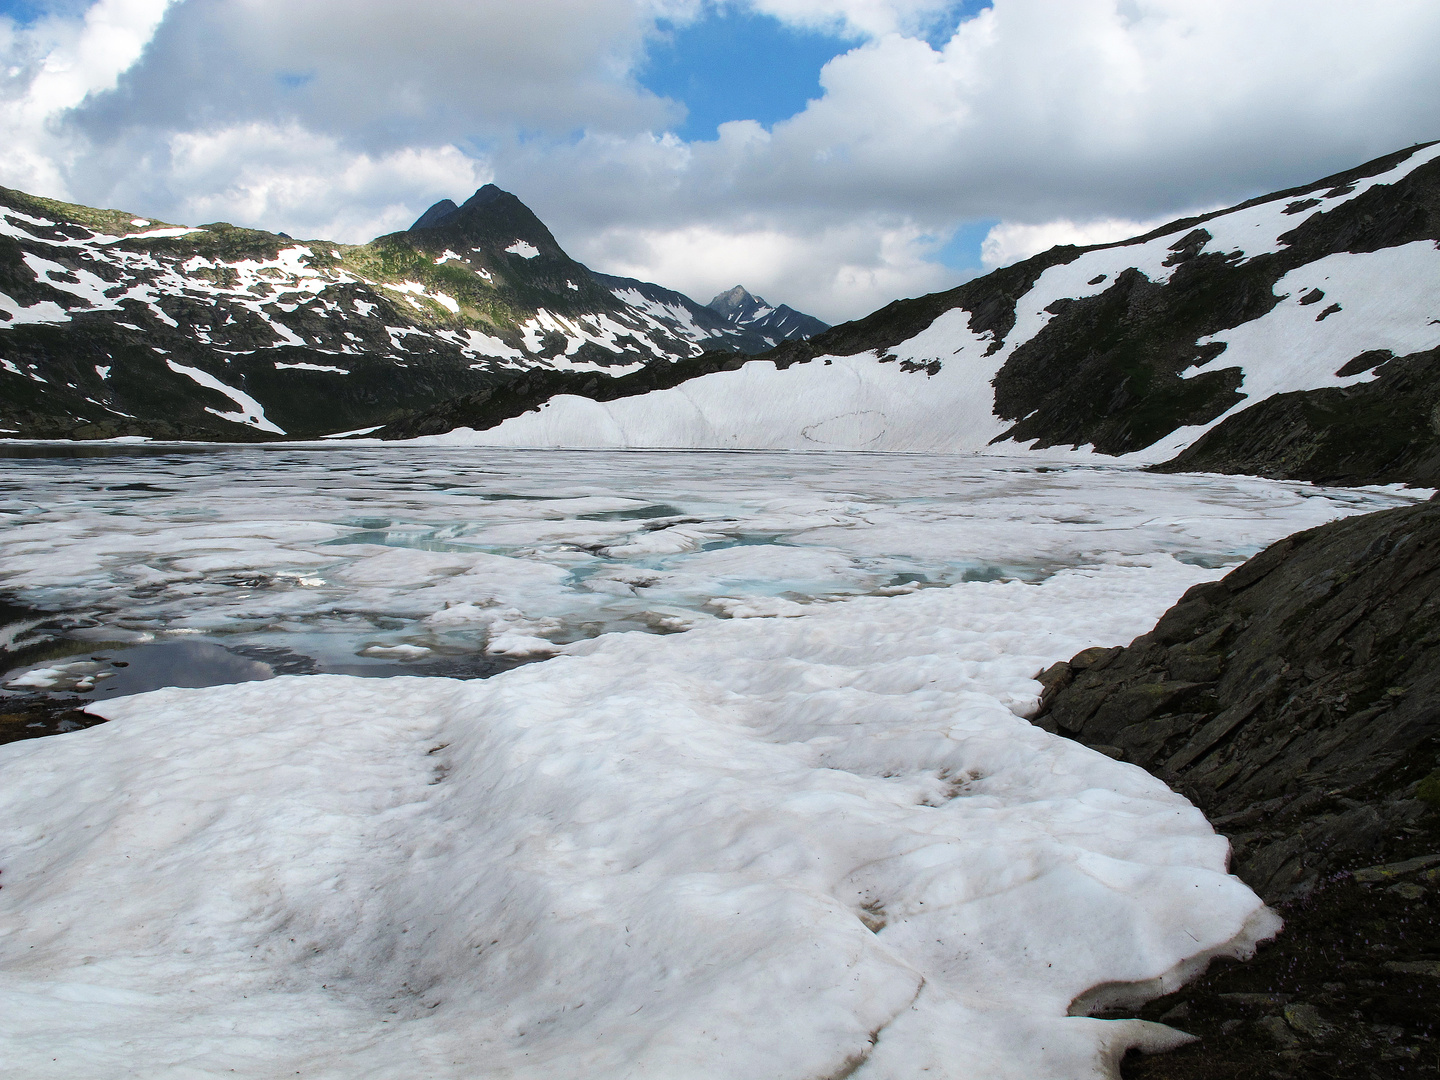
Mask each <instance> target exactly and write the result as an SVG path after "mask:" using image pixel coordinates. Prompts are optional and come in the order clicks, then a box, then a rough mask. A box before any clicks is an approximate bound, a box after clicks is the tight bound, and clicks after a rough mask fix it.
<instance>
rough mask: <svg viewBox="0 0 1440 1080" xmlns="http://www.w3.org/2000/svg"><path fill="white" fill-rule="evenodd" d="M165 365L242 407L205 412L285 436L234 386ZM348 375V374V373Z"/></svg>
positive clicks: (261, 408) (181, 366)
mask: <svg viewBox="0 0 1440 1080" xmlns="http://www.w3.org/2000/svg"><path fill="white" fill-rule="evenodd" d="M165 364H166V366H167V367H169V368H170V370H171V371H173V372H175V373H176V374H179V375H184V376H185V377H186V378H189V379H192V380H194V381H195V382H197V383H199V384H200V385H201V386H203V387H205V388H206V389H207V390H215V391H217V392H218V393H221V394H224V395H225V396H226V397H228V398H229V399H230V400H231V401H233V402H235V404H236V405H238V406H240V411H239V412H232V413H223V412H221V411H220V410H219V409H212V408H210V407H209V406H208V405H207V406H206V407H205V411H206V412H208V413H213V414H214V415H216V416H218V417H220V419H221V420H229V421H230V422H231V423H234V424H244V425H245V426H246V427H253V428H256V429H257V430H259V431H269V432H273V433H274V434H276V435H284V434H285V429H284V428H281V427H277V426H276V425H275V424H273V423H271V422H270V421H269V420H267V419H266V418H265V407H264V406H263V405H261V404H260V403H259V402H258V401H256V400H255V399H254V398H252V397H251V396H250V395H249V394H247V393H245V391H243V390H237V389H235V387H233V386H227V385H226V384H225V383H223V382H221V381H220V380H219V379H217V378H216V377H215V376H214V375H211V374H210V373H209V372H208V371H201V370H200V369H199V368H194V367H186V366H185V365H184V364H177V363H176V362H175V361H174V360H166V361H165ZM347 374H348V373H347Z"/></svg>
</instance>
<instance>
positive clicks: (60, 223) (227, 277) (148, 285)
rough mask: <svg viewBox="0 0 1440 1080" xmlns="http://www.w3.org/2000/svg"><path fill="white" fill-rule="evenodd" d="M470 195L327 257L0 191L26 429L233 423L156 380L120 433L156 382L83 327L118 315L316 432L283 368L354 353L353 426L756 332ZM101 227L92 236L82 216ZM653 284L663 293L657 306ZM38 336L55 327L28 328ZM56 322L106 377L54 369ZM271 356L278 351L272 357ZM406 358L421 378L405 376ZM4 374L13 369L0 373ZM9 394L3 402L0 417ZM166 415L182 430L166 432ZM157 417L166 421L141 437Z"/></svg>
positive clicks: (5, 329) (4, 309)
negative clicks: (547, 376) (413, 224)
mask: <svg viewBox="0 0 1440 1080" xmlns="http://www.w3.org/2000/svg"><path fill="white" fill-rule="evenodd" d="M482 194H483V195H484V198H477V200H472V201H475V202H476V206H475V207H474V208H471V209H469V210H467V209H466V208H455V207H453V205H452V206H451V210H453V213H451V214H448V215H440V216H441V217H444V218H445V220H446V221H447V222H448V224H445V225H443V226H442V227H439V228H438V231H437V229H436V228H431V227H426V228H420V229H417V230H415V231H413V232H407V233H400V234H394V235H392V236H388V237H380V238H377V240H375V241H373V242H372V243H370V244H368V245H359V246H344V247H343V249H342V247H341V246H337V245H333V244H329V243H327V242H324V241H306V242H296V241H293V240H291V239H290V238H288V237H285V236H283V234H281V235H272V234H267V233H261V232H255V231H252V230H244V229H236V228H234V227H233V226H229V225H225V224H216V225H209V226H204V227H200V228H190V227H169V226H161V227H153V228H152V227H149V223H148V222H147V226H145V227H137V228H139V229H140V231H125V229H124V227H123V222H122V224H118V225H112V224H110V219H111V218H117V219H123V220H126V221H129V222H130V223H131V225H133V223H134V222H136V221H141V220H145V219H143V218H130V217H128V216H127V215H118V214H114V213H112V212H107V211H91V210H88V209H87V208H84V207H70V208H68V211H67V208H66V207H64V206H63V205H61V204H53V205H52V204H47V203H44V202H43V201H42V200H33V199H31V198H30V197H29V196H25V195H23V193H19V192H12V193H10V194H9V195H8V196H6V198H8V199H9V201H10V202H12V203H15V204H17V206H12V207H8V208H7V209H6V212H5V213H4V214H3V219H0V240H7V241H11V242H13V244H14V246H15V248H17V249H18V250H17V251H16V252H15V259H16V261H17V262H20V263H22V264H23V269H22V270H21V272H20V278H19V280H20V281H21V282H23V281H24V277H25V275H26V274H29V275H32V276H33V277H34V284H33V286H31V285H28V284H21V285H18V286H12V290H11V291H12V292H13V293H14V295H13V296H12V295H6V294H0V354H3V353H10V354H12V355H16V354H26V356H27V358H26V361H25V364H26V365H27V367H28V365H29V364H30V358H29V354H31V353H35V352H38V353H39V354H40V356H38V357H36V359H37V360H39V361H40V362H39V363H37V364H36V366H35V367H34V369H33V370H28V371H27V373H26V374H25V376H24V377H25V378H27V380H28V381H30V382H31V383H38V382H41V381H42V380H43V384H44V385H46V386H49V387H50V388H51V389H50V390H47V391H46V392H45V393H44V394H43V395H42V396H41V397H40V398H39V399H35V398H34V397H33V395H32V396H31V397H30V398H23V399H21V400H24V401H25V407H24V408H23V410H22V411H23V412H24V414H25V416H26V417H35V416H37V415H40V416H45V415H47V414H48V416H49V417H50V419H49V420H47V421H45V422H42V423H41V429H40V430H38V431H35V432H33V433H34V434H39V435H48V434H52V431H51V428H58V429H59V430H58V431H55V432H53V433H55V434H59V433H64V432H66V431H69V430H71V429H73V430H75V431H76V432H80V431H86V432H88V433H90V434H94V433H95V432H96V430H97V428H98V429H100V430H104V429H106V428H107V427H108V428H114V429H115V430H116V431H117V432H119V431H120V430H122V428H123V430H124V432H125V433H126V434H132V433H133V434H146V435H150V434H156V435H159V436H160V437H176V436H177V435H183V436H187V437H196V436H199V437H204V435H205V433H207V432H216V431H217V430H218V431H219V433H221V434H223V427H224V426H223V424H222V425H220V427H219V429H217V428H216V427H215V426H214V425H213V424H212V423H211V418H215V419H223V420H225V421H227V422H229V421H232V420H234V418H235V417H236V416H238V415H239V414H232V413H229V412H217V411H216V410H214V409H208V410H207V409H205V408H204V407H202V405H201V403H200V402H199V401H198V399H197V400H192V401H189V402H188V403H187V404H188V410H184V409H182V410H181V412H182V415H181V416H180V417H177V416H176V415H175V409H174V402H175V401H176V399H177V397H179V398H184V397H185V396H186V395H187V394H188V390H187V389H186V388H185V385H184V383H176V382H173V381H171V382H170V383H169V384H168V385H167V387H166V389H167V390H168V396H167V395H165V394H161V395H160V396H161V397H162V398H164V400H165V401H166V404H165V406H164V407H163V409H161V410H160V415H156V414H154V412H153V411H152V415H151V416H150V417H148V418H146V420H145V423H147V424H149V427H143V425H142V427H143V430H141V428H136V430H135V431H134V432H132V431H131V430H130V427H125V426H124V425H121V427H115V425H116V423H117V421H116V418H133V417H135V416H136V415H137V414H138V415H140V416H141V417H145V414H146V411H147V404H146V402H145V401H144V400H142V399H143V398H146V397H150V396H153V395H154V394H155V393H156V391H157V387H156V386H155V385H152V384H151V378H152V377H153V376H155V375H156V374H160V377H161V379H162V380H163V379H165V378H167V376H165V375H164V374H161V373H157V372H156V371H155V370H154V369H153V367H152V368H151V370H150V371H148V372H147V371H144V370H137V369H135V368H134V367H133V365H132V363H131V361H130V359H129V358H128V356H127V355H126V351H125V350H126V345H125V344H124V343H119V342H117V343H116V346H115V347H111V346H110V345H109V343H106V342H97V341H95V340H94V335H95V334H96V332H100V333H101V334H102V336H104V334H105V333H106V332H111V331H113V329H114V328H115V327H121V328H127V329H130V330H132V331H134V332H136V333H142V334H150V335H152V336H156V335H158V337H157V340H160V341H161V344H163V346H164V347H165V348H166V349H167V351H169V352H172V353H176V354H177V355H182V354H183V356H184V358H185V361H186V364H187V366H190V367H193V368H195V369H196V370H202V369H203V370H207V371H208V372H209V374H210V375H211V376H212V377H214V378H215V379H217V380H219V381H220V382H222V383H224V384H225V385H228V386H230V387H231V388H232V389H238V390H240V391H241V392H244V393H246V394H247V395H249V397H250V398H252V399H253V400H255V401H256V402H259V403H260V404H262V405H263V406H264V407H265V408H266V409H268V410H270V412H271V413H272V415H277V416H278V415H281V414H282V413H286V414H288V415H289V417H290V418H289V419H288V420H287V421H286V422H285V423H283V424H281V425H279V426H281V427H285V428H287V429H289V430H291V431H295V432H303V433H306V434H310V435H312V436H320V435H328V434H333V433H334V430H333V428H326V427H320V426H319V425H320V424H323V423H326V417H325V409H324V408H323V407H322V406H321V405H320V403H318V402H311V403H309V404H308V405H307V404H305V403H303V402H302V401H300V400H299V396H300V395H305V394H313V392H314V391H313V384H308V383H295V384H294V388H293V390H291V389H290V387H289V385H288V384H289V383H290V382H292V381H293V380H290V378H289V377H288V376H285V375H284V374H283V373H285V372H300V371H309V370H313V365H314V364H315V361H316V360H321V359H323V358H324V357H332V356H346V357H347V358H363V359H364V360H366V361H368V363H366V364H362V365H361V368H360V369H355V371H356V373H357V374H358V376H359V377H358V378H356V379H355V380H353V382H354V384H355V385H354V389H353V390H352V391H347V392H345V393H342V394H341V395H339V398H338V399H337V402H336V404H337V405H339V406H340V407H341V414H340V415H337V416H335V417H334V419H335V424H334V427H338V428H342V429H347V430H355V429H358V428H360V427H371V428H373V427H375V426H376V424H377V423H379V422H381V421H385V420H391V419H394V418H395V417H396V415H397V410H398V412H399V413H400V414H403V413H404V411H405V410H406V409H407V408H416V409H418V408H419V407H421V406H428V405H432V404H433V403H434V402H435V401H436V400H437V398H439V399H442V400H443V399H444V398H445V397H447V396H449V397H451V398H463V397H465V396H466V395H470V394H474V393H477V392H483V391H486V390H489V389H491V388H493V387H495V386H496V385H499V384H503V383H505V382H507V381H509V380H511V379H513V378H515V377H516V375H523V374H524V373H525V372H527V371H530V370H535V369H538V370H541V371H552V372H585V373H592V374H598V375H604V376H609V377H618V376H623V375H625V374H628V373H631V372H634V371H637V370H639V369H640V368H641V367H643V366H645V365H647V364H661V365H663V364H668V363H671V362H673V361H675V360H677V359H682V358H690V357H694V356H698V355H699V354H701V353H703V352H704V351H705V350H706V349H707V348H720V349H723V350H730V349H734V348H754V347H756V341H758V340H759V339H754V338H753V335H752V336H748V337H747V336H746V335H745V334H743V333H740V332H736V331H732V330H730V329H729V328H726V327H723V326H722V324H721V320H719V319H718V317H717V318H714V319H712V320H710V321H707V320H705V319H704V318H700V319H699V321H697V317H696V313H697V312H700V311H702V310H704V309H701V308H700V307H699V305H696V304H695V303H694V302H693V301H690V300H689V299H688V298H686V297H682V296H680V294H678V293H671V292H669V291H668V290H663V289H660V288H659V287H658V286H653V285H649V284H648V283H643V282H642V283H636V284H637V285H638V286H639V287H640V289H641V290H643V291H644V294H643V295H641V294H637V295H640V300H641V303H640V305H639V306H638V307H632V306H630V305H628V304H626V303H625V302H624V301H623V300H622V299H620V298H619V297H618V296H617V295H616V292H615V290H613V289H611V288H609V287H607V286H606V285H603V284H600V283H599V280H598V279H597V278H596V277H595V276H594V275H592V274H591V273H590V272H589V271H588V270H587V269H586V268H585V267H583V266H581V265H580V264H578V263H575V262H573V261H572V260H570V259H569V258H568V256H566V255H564V253H563V252H561V251H559V249H558V247H557V246H556V245H555V244H554V241H553V238H552V237H550V236H549V233H548V231H546V230H545V229H544V226H543V225H542V224H540V223H539V222H538V220H536V219H534V216H533V215H532V214H530V212H529V211H528V210H527V209H526V208H524V206H523V205H522V204H520V203H519V201H518V200H516V199H514V197H513V196H509V195H507V194H506V193H503V192H499V191H498V189H495V190H494V191H491V192H488V193H485V192H483V191H482V193H477V197H478V196H480V195H482ZM468 206H469V204H467V207H468ZM487 207H488V208H489V209H488V210H487ZM42 208H43V209H42ZM67 212H69V213H70V214H71V218H73V220H71V219H67V218H66V217H65V215H66V213H67ZM487 214H490V215H491V216H487ZM101 220H103V221H105V222H106V223H107V224H106V228H105V229H104V230H97V229H95V228H91V227H90V226H88V225H85V224H81V222H84V221H91V222H94V221H101ZM527 222H528V224H527ZM517 230H518V235H517ZM432 249H433V250H432ZM652 295H664V296H667V297H673V298H674V300H673V301H672V302H666V303H659V304H657V303H655V302H653V301H652V299H649V298H648V297H650V296H652ZM117 316H120V318H117ZM47 328H50V329H57V330H60V331H61V336H59V337H57V336H56V335H55V334H54V333H50V334H44V335H41V334H39V332H40V331H42V330H45V329H47ZM17 331H18V333H17ZM71 333H75V334H83V335H86V336H87V340H88V341H89V343H88V344H87V346H86V349H91V350H93V349H96V348H98V349H100V350H101V351H103V352H104V353H105V355H104V357H103V358H102V359H104V360H105V361H107V362H105V363H102V364H101V365H100V366H105V367H107V368H109V369H111V371H112V377H111V378H110V379H101V380H100V381H98V382H94V385H89V384H90V383H91V382H93V381H94V379H95V377H94V375H93V370H92V369H93V367H94V366H95V365H86V367H85V369H84V372H83V373H80V374H79V376H78V377H77V373H75V372H72V371H70V370H69V366H70V365H69V363H68V360H67V357H68V356H69V355H70V351H69V350H68V349H66V348H65V347H63V346H62V344H61V342H62V341H63V340H64V336H65V335H68V334H71ZM37 335H39V336H37ZM162 339H163V340H162ZM267 353H278V354H279V355H280V357H281V362H280V363H279V364H278V365H277V364H276V363H274V360H275V357H274V356H266V355H265V354H267ZM312 354H314V355H312ZM7 359H8V357H7ZM254 360H264V361H265V363H264V368H263V370H264V372H265V375H264V376H263V377H262V376H261V375H260V374H259V373H258V372H257V371H256V370H254V369H253V368H249V367H246V366H245V365H244V364H243V363H240V362H244V361H254ZM12 362H13V361H12ZM356 362H357V363H358V362H359V361H356ZM306 364H309V365H312V367H305V366H301V365H306ZM417 364H423V365H424V368H425V370H424V371H421V370H418V369H417V370H412V368H413V367H414V365H417ZM320 366H326V365H324V364H323V363H322V364H321V365H320ZM237 367H241V368H242V369H243V370H238V371H237V370H236V368H237ZM437 368H438V369H439V370H438V371H437ZM22 370H26V369H25V368H22ZM407 372H408V373H407ZM276 373H282V374H281V375H280V376H279V377H278V378H277V377H276ZM5 374H13V373H12V372H10V369H9V368H0V375H5ZM65 390H74V391H75V393H74V394H67V393H65V392H64V391H65ZM4 402H5V399H4V397H0V409H3V407H4ZM16 407H17V408H19V406H18V405H17V406H16ZM97 411H98V413H99V414H100V415H96V414H97ZM247 415H248V414H247ZM176 419H183V420H184V421H185V422H186V423H187V424H188V425H189V427H188V429H186V430H183V431H176V430H174V429H173V427H169V426H167V425H170V422H171V421H172V420H176ZM367 421H368V422H367ZM24 422H25V423H34V422H35V421H33V420H26V421H24ZM156 422H159V424H160V426H161V428H162V429H163V430H156V431H152V430H151V428H154V427H155V424H156ZM235 422H239V421H235ZM244 426H246V427H248V428H249V429H250V430H251V431H256V432H260V431H264V432H268V431H269V429H268V428H266V427H264V426H263V425H255V424H245V425H244ZM131 427H134V425H131ZM212 437H213V435H212Z"/></svg>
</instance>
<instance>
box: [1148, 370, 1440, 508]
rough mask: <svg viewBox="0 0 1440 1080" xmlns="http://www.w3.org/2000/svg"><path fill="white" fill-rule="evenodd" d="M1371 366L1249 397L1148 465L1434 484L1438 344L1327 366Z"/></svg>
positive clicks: (1439, 461)
mask: <svg viewBox="0 0 1440 1080" xmlns="http://www.w3.org/2000/svg"><path fill="white" fill-rule="evenodd" d="M1372 368H1373V369H1376V376H1377V377H1376V378H1375V380H1374V381H1373V382H1365V383H1358V384H1356V385H1355V386H1349V387H1344V388H1340V387H1329V388H1327V389H1324V390H1310V391H1304V392H1298V393H1291V394H1277V395H1275V396H1274V397H1271V398H1268V399H1266V400H1265V401H1262V402H1260V403H1259V404H1257V405H1252V406H1251V407H1250V408H1248V409H1244V410H1242V411H1241V412H1238V413H1236V414H1235V415H1234V416H1230V417H1227V418H1226V419H1225V420H1223V421H1222V422H1221V423H1219V424H1217V425H1216V426H1215V427H1214V428H1212V429H1211V430H1210V431H1208V432H1206V433H1205V434H1204V435H1203V436H1201V437H1200V438H1199V439H1198V440H1196V442H1195V443H1194V444H1193V445H1191V446H1190V447H1189V448H1187V449H1186V450H1184V451H1182V452H1181V453H1180V454H1179V455H1178V456H1176V457H1175V458H1173V459H1171V460H1170V461H1168V462H1166V463H1165V464H1163V465H1158V466H1155V469H1156V471H1158V472H1223V473H1237V472H1243V473H1250V474H1253V475H1258V476H1269V477H1275V478H1288V479H1295V480H1311V481H1314V482H1315V483H1318V484H1396V483H1404V484H1413V485H1417V486H1423V487H1437V486H1440V349H1432V350H1430V351H1429V352H1423V353H1415V354H1413V355H1411V356H1403V357H1392V356H1391V354H1390V353H1389V352H1388V351H1386V350H1374V351H1371V352H1367V353H1362V354H1361V355H1360V356H1357V357H1355V359H1353V360H1351V361H1349V362H1348V363H1347V364H1345V365H1344V366H1343V367H1342V368H1340V370H1339V371H1338V372H1337V373H1336V374H1340V375H1354V374H1358V373H1360V372H1361V371H1368V370H1370V369H1372Z"/></svg>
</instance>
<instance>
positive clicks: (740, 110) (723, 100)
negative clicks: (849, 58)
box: [0, 0, 996, 271]
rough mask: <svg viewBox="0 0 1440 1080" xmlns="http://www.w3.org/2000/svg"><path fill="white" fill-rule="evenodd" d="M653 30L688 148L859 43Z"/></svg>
mask: <svg viewBox="0 0 1440 1080" xmlns="http://www.w3.org/2000/svg"><path fill="white" fill-rule="evenodd" d="M3 2H6V0H0V3H3ZM990 6H991V5H990V0H964V2H957V3H955V4H952V5H951V6H950V8H949V9H948V10H947V12H946V13H945V14H944V15H942V16H940V17H939V18H937V19H936V20H934V21H933V22H932V23H931V25H930V26H929V27H928V28H927V29H928V31H929V32H928V33H926V34H925V35H924V36H925V37H926V38H927V39H928V40H929V41H930V43H931V44H932V45H935V46H938V45H940V44H942V43H943V42H944V41H945V40H947V39H948V38H949V36H950V34H951V33H953V31H954V28H955V26H956V24H957V23H959V22H960V21H961V20H962V19H964V18H968V17H970V16H973V15H974V14H976V13H977V12H979V11H981V10H983V9H985V8H988V7H990ZM660 29H661V36H660V37H658V38H657V39H656V40H655V41H654V42H653V44H652V45H651V47H650V49H649V53H648V58H647V63H646V64H645V66H644V67H642V68H641V69H640V71H639V72H637V75H638V77H639V81H640V84H641V85H642V86H644V87H645V88H646V89H647V90H650V91H652V92H654V93H656V94H659V95H660V96H662V97H668V98H671V99H672V100H675V101H679V102H682V103H683V104H684V105H685V107H686V109H687V115H686V119H685V122H684V123H683V124H682V125H680V126H679V127H678V128H677V129H676V132H675V133H676V134H677V135H679V136H680V137H681V138H683V139H685V140H686V141H687V142H695V141H709V140H712V139H714V138H715V137H716V128H717V127H718V126H719V125H720V124H723V123H725V122H727V121H730V120H758V121H759V122H760V123H762V124H764V125H765V126H766V127H767V128H769V127H773V126H774V124H775V123H776V122H777V121H780V120H785V119H788V118H789V117H791V116H794V115H795V114H796V113H798V112H800V111H801V110H802V109H804V108H805V103H806V102H807V101H809V100H810V99H812V98H817V97H819V96H820V94H821V88H820V69H821V68H823V67H824V66H825V64H826V63H827V62H829V61H830V60H831V59H833V58H834V57H836V56H839V55H840V54H842V53H844V52H847V51H849V50H850V49H853V48H855V47H856V46H857V45H858V44H859V41H858V40H857V39H855V38H853V37H846V36H843V35H842V34H841V33H839V32H838V31H832V32H825V31H823V30H811V29H805V28H798V27H793V26H787V25H785V24H784V23H782V22H780V21H779V20H778V19H776V18H774V17H772V16H769V15H762V14H757V13H755V12H753V11H745V10H737V9H735V8H718V7H710V8H709V10H708V11H707V12H706V15H705V17H703V18H702V19H700V20H698V21H695V22H692V23H689V24H687V25H683V26H676V25H674V24H668V23H664V22H662V23H661V24H660ZM995 224H996V221H995V220H984V221H977V222H971V223H967V224H966V225H964V226H962V227H961V228H959V229H958V230H956V231H955V233H954V234H953V235H951V236H949V237H937V238H936V239H937V241H941V246H940V247H939V249H938V251H937V252H936V254H935V256H934V257H935V258H936V259H937V260H938V261H939V262H941V263H942V264H943V265H945V266H947V267H949V268H950V269H952V270H960V271H969V270H977V269H979V267H980V244H981V241H983V240H984V239H985V236H986V234H987V233H988V232H989V231H990V228H991V227H992V226H993V225H995Z"/></svg>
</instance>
